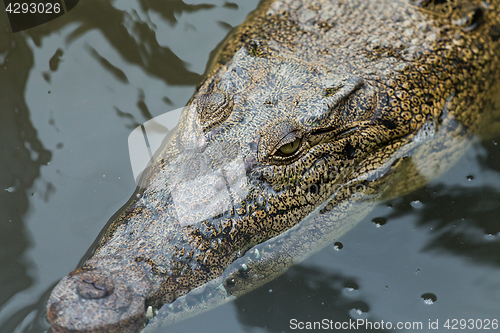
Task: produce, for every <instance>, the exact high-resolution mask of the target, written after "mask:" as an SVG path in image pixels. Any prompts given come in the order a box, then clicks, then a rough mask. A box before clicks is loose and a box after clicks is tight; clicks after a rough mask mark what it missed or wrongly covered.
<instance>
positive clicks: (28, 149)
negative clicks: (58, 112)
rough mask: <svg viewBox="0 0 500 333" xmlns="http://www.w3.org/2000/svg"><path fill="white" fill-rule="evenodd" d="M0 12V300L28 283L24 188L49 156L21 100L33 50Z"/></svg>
mask: <svg viewBox="0 0 500 333" xmlns="http://www.w3.org/2000/svg"><path fill="white" fill-rule="evenodd" d="M1 15H3V16H0V22H2V23H0V54H2V55H6V57H5V59H3V64H2V65H1V66H0V106H1V107H0V286H1V288H0V306H1V305H3V304H5V303H6V302H7V301H8V300H9V299H10V298H11V297H12V296H14V295H15V294H16V293H18V292H20V291H22V290H24V289H26V288H28V287H29V286H31V284H32V283H33V280H32V278H31V277H30V276H29V273H28V270H29V266H30V265H29V263H27V262H26V260H25V259H24V258H23V254H24V252H25V251H26V250H27V248H28V247H29V246H30V239H29V236H27V234H26V231H25V226H24V221H23V218H24V215H25V214H26V212H27V211H28V209H29V200H28V196H29V195H31V193H28V190H29V189H30V188H31V187H32V186H33V182H34V181H35V179H36V178H37V177H38V176H39V175H40V167H41V166H42V165H46V164H47V163H48V162H49V161H50V159H51V156H52V154H51V152H50V151H48V150H46V149H45V148H44V147H43V144H42V143H41V142H40V141H39V139H38V137H37V133H36V130H35V128H33V125H32V124H31V122H30V115H29V110H28V107H27V105H26V102H25V100H24V93H25V92H24V89H25V86H26V80H27V78H28V74H29V71H30V70H31V67H32V66H33V55H32V53H31V50H30V49H29V47H28V45H27V44H26V41H25V39H24V37H23V36H22V35H21V34H12V33H10V27H9V25H8V21H7V19H3V18H4V17H5V14H1ZM5 18H6V17H5ZM51 186H52V185H51V184H50V183H48V184H47V191H46V192H47V193H45V194H43V193H42V196H44V197H45V196H46V195H48V194H50V192H51V191H53V190H54V189H53V187H51ZM0 331H1V332H8V331H7V330H4V329H3V328H0Z"/></svg>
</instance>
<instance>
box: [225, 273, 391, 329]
mask: <svg viewBox="0 0 500 333" xmlns="http://www.w3.org/2000/svg"><path fill="white" fill-rule="evenodd" d="M347 287H351V288H352V287H354V288H355V289H356V288H357V286H356V282H355V281H353V279H350V278H347V277H345V276H341V275H338V274H328V273H325V272H324V271H321V270H317V269H313V268H308V267H304V266H300V265H299V266H294V267H292V268H291V269H289V270H288V271H287V272H286V273H285V274H283V275H281V276H280V277H279V278H277V279H275V280H273V281H271V282H269V283H268V284H266V285H265V286H264V287H262V288H259V289H257V290H255V291H253V292H251V293H249V294H247V295H244V296H242V297H240V298H239V299H237V300H236V301H235V304H236V307H237V309H238V320H239V322H240V323H241V324H243V325H245V326H248V327H249V328H254V327H261V328H264V329H265V330H266V331H267V332H294V331H297V329H295V330H293V329H291V328H290V320H291V319H297V321H302V322H306V321H309V322H315V321H316V322H321V321H322V320H323V319H325V318H326V319H328V320H332V321H333V323H335V322H340V323H342V322H349V320H351V321H356V319H357V318H356V319H353V318H352V317H350V315H349V312H350V311H352V309H360V310H362V311H363V312H364V313H365V312H368V311H369V306H368V304H366V303H365V302H363V300H362V299H360V298H356V297H353V298H347V297H345V296H343V295H342V290H343V289H345V288H347ZM270 291H272V292H270ZM318 292H320V293H321V296H319V295H317V293H318ZM319 299H321V300H322V302H321V303H318V300H319ZM284 304H286V307H284V306H283V305H284ZM360 318H364V319H367V320H369V321H371V322H376V321H380V320H377V319H376V318H370V317H368V318H366V317H360ZM314 331H319V330H314ZM360 331H362V332H386V330H381V329H379V330H376V329H367V330H366V329H364V328H363V329H360Z"/></svg>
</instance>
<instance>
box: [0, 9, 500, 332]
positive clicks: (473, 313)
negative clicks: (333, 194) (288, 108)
mask: <svg viewBox="0 0 500 333" xmlns="http://www.w3.org/2000/svg"><path fill="white" fill-rule="evenodd" d="M257 3H258V1H257V0H250V1H249V0H238V1H232V2H231V3H228V2H224V1H217V0H212V1H208V0H207V1H204V2H201V1H185V2H182V1H178V0H175V1H174V0H172V1H146V0H144V1H135V0H134V1H132V0H120V1H105V0H100V1H99V0H85V1H80V4H79V5H78V6H77V7H76V8H75V9H73V10H72V11H71V12H70V13H69V14H67V15H64V16H63V17H61V18H59V19H57V20H55V21H52V22H49V23H47V24H44V25H42V26H39V27H36V28H33V29H31V30H28V31H25V32H21V33H16V34H12V33H11V32H10V27H9V25H8V22H7V17H6V15H5V12H4V11H3V7H2V5H0V12H1V13H0V332H2V333H7V332H45V331H46V330H47V329H48V328H49V325H48V323H47V321H46V319H45V317H44V316H45V314H44V312H45V302H46V299H47V297H48V295H49V293H50V290H51V288H52V287H53V286H54V285H55V284H56V283H57V281H58V280H59V279H60V278H61V277H63V276H64V275H66V274H67V273H68V272H70V271H71V270H73V269H74V268H75V267H76V265H77V264H78V262H79V261H80V259H81V258H82V256H83V255H84V254H85V252H86V251H87V250H88V248H89V247H90V246H91V245H92V243H93V241H94V240H95V238H96V237H97V235H98V234H99V232H100V230H101V228H102V227H103V226H104V224H105V223H106V221H107V220H108V219H109V217H110V216H111V215H113V213H114V212H115V211H117V210H118V209H119V208H120V207H121V206H122V205H123V204H124V203H125V202H126V201H127V199H128V198H129V196H130V195H131V193H132V192H133V190H134V188H135V183H134V179H133V175H132V170H131V167H130V161H129V156H128V147H127V137H128V135H129V134H130V132H131V130H132V129H133V128H134V127H135V126H137V125H138V124H140V123H143V122H144V121H146V120H148V119H150V118H151V117H155V116H158V115H161V114H163V113H165V112H167V111H169V110H173V109H175V108H178V107H181V106H183V105H184V104H185V103H186V102H187V100H188V99H189V97H190V96H191V94H192V93H193V91H194V87H195V85H196V84H197V83H198V82H199V81H200V79H201V77H202V74H203V73H204V71H205V67H206V64H207V62H208V60H209V58H210V55H211V52H212V50H214V49H215V48H216V47H217V45H218V44H219V43H220V42H221V40H222V39H223V38H224V36H225V35H226V34H227V33H228V31H229V30H230V29H231V27H234V26H236V25H238V24H239V23H241V22H242V21H243V19H244V18H245V17H246V15H247V14H248V13H249V12H250V11H251V10H253V9H254V8H255V7H256V6H257ZM499 142H500V140H499ZM499 171H500V146H499V145H497V144H496V142H495V140H492V139H491V138H490V139H487V140H486V139H483V140H481V139H480V138H477V139H476V141H475V143H474V144H473V146H472V147H471V149H470V150H469V151H468V152H467V153H466V155H465V156H464V157H463V158H462V159H461V160H460V161H459V163H458V164H457V165H456V166H455V167H453V168H452V169H451V170H450V171H449V172H448V173H446V174H445V175H443V176H442V177H441V178H439V179H438V180H436V181H434V182H432V183H431V184H429V185H428V186H426V187H425V188H423V189H421V190H419V191H417V192H415V193H412V194H411V195H408V196H406V197H403V198H397V199H393V200H391V201H389V202H386V203H383V204H381V205H379V207H378V208H376V209H375V210H374V211H373V212H372V213H371V214H370V216H369V217H368V218H366V219H365V220H364V221H363V222H361V223H360V224H359V225H358V226H357V227H356V228H355V229H354V230H352V231H351V232H349V233H348V234H347V235H346V236H345V237H343V238H342V239H341V242H342V245H341V246H338V245H339V244H337V246H334V245H333V244H332V246H330V247H329V248H326V249H325V250H323V251H322V252H320V253H318V254H316V255H314V256H313V257H311V258H309V259H308V260H306V261H305V262H304V263H302V264H301V265H299V266H296V267H294V268H292V269H291V270H289V271H288V272H287V273H286V274H285V275H283V276H282V277H280V278H279V279H277V280H275V281H273V282H271V283H270V284H268V285H266V286H265V287H264V288H261V289H259V290H256V291H255V292H253V293H251V294H248V295H246V296H244V297H242V298H241V299H239V300H237V301H236V302H233V303H229V304H226V305H224V306H222V307H220V308H217V309H215V310H213V311H210V312H207V313H205V314H202V315H200V316H198V317H195V318H192V319H190V320H186V321H184V322H181V323H178V324H175V325H173V326H170V327H168V328H165V329H163V330H161V332H207V333H209V332H218V331H222V330H223V331H230V332H283V331H292V330H291V328H290V320H291V319H297V321H302V322H305V321H319V320H322V319H324V318H326V319H328V320H332V321H333V322H345V321H349V319H351V320H356V319H359V318H362V319H368V320H370V321H372V322H381V321H382V320H383V321H384V322H388V321H389V322H392V323H394V325H396V323H397V322H411V323H412V322H421V323H422V324H423V328H424V329H423V330H421V331H427V330H428V329H427V328H428V323H429V320H430V321H432V322H435V321H436V320H439V325H440V328H441V329H440V330H439V331H445V329H444V328H443V324H444V323H445V322H446V319H453V318H456V319H490V320H492V319H497V320H500V269H499V265H500V251H499V250H500V233H499V232H500V223H499V216H500V202H499V199H500V173H499ZM373 221H375V222H373ZM340 247H341V249H339V248H340ZM426 294H430V295H426ZM422 295H426V296H425V297H422ZM424 299H433V300H435V301H434V302H429V301H425V300H424ZM428 303H432V304H428ZM450 324H451V322H450ZM457 327H460V325H458V326H457ZM378 331H384V330H378ZM393 331H395V330H393ZM400 331H404V330H400ZM409 331H412V330H409ZM470 331H474V330H470Z"/></svg>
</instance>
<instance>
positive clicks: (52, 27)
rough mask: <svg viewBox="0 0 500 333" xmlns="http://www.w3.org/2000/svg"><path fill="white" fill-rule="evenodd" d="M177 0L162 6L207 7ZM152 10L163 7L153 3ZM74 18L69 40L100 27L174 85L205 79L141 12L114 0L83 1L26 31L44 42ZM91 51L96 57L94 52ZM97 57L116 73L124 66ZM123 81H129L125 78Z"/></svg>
mask: <svg viewBox="0 0 500 333" xmlns="http://www.w3.org/2000/svg"><path fill="white" fill-rule="evenodd" d="M177 3H178V1H173V2H168V3H167V4H166V3H164V2H160V3H159V4H158V6H159V8H162V9H164V10H167V9H166V8H167V7H168V8H169V10H170V11H172V12H182V11H195V10H201V9H204V7H200V8H197V7H196V6H195V7H196V8H191V7H190V6H188V8H184V7H185V6H181V7H180V8H177V7H175V5H176V4H177ZM179 3H182V1H179ZM160 5H161V6H160ZM171 6H173V7H171ZM163 7H166V8H163ZM151 10H159V9H158V8H156V7H155V6H153V7H151ZM160 14H162V13H161V12H160ZM74 22H77V23H79V26H78V27H77V28H76V29H75V30H74V31H72V32H71V33H70V34H69V35H68V36H67V37H66V42H67V43H71V42H73V41H74V40H76V39H78V38H79V37H80V36H82V35H83V34H85V33H87V32H89V31H91V30H99V31H100V32H101V33H102V34H103V36H105V37H106V39H107V41H108V43H109V45H111V46H113V48H114V49H115V50H116V51H117V52H118V53H120V55H121V56H122V57H123V58H124V59H126V60H127V61H128V62H130V63H131V64H135V65H138V66H140V67H141V68H142V69H143V70H144V72H145V73H148V74H149V75H151V76H154V77H158V78H160V79H161V80H163V81H164V82H166V83H168V84H174V85H196V84H197V83H199V81H200V80H201V75H199V74H197V73H194V72H191V71H189V70H187V69H186V66H185V63H184V62H183V61H182V60H181V59H180V58H179V57H177V56H176V55H175V54H174V53H173V52H172V50H170V48H168V47H166V46H161V45H159V44H158V41H157V40H156V33H155V31H154V30H153V29H152V27H150V26H149V25H148V23H147V22H142V21H141V20H140V19H139V18H138V17H137V15H135V16H134V17H133V16H131V15H130V14H128V13H127V12H124V11H122V10H119V9H116V8H115V7H113V5H112V2H110V1H98V0H86V1H80V2H79V3H78V6H76V7H75V9H73V10H72V11H71V12H69V13H68V14H66V15H64V16H62V17H59V18H58V19H56V20H54V21H50V22H48V23H46V24H43V25H41V26H39V27H37V28H36V29H30V30H27V31H26V33H27V34H28V35H29V36H30V37H31V38H32V39H33V41H34V42H35V44H37V45H40V44H41V39H42V37H43V36H46V35H49V34H51V33H53V32H54V31H57V30H59V29H61V28H63V27H64V26H66V25H67V24H70V23H74ZM127 27H128V28H127ZM9 30H10V29H9ZM90 46H91V47H92V45H90ZM89 52H90V53H91V54H92V55H93V56H94V57H95V54H94V52H92V51H89ZM97 60H98V61H99V63H100V64H101V65H102V64H103V63H106V65H105V66H103V68H104V69H105V70H108V71H109V70H110V69H112V70H111V74H113V75H115V76H116V73H117V70H120V69H119V68H118V67H116V66H115V65H114V64H112V63H111V62H109V61H108V60H107V59H105V58H102V57H100V58H98V59H97ZM120 82H124V83H126V81H124V80H123V78H121V80H120Z"/></svg>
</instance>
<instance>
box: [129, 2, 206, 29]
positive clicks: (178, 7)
mask: <svg viewBox="0 0 500 333" xmlns="http://www.w3.org/2000/svg"><path fill="white" fill-rule="evenodd" d="M139 3H140V5H141V8H142V9H143V10H144V11H148V10H153V11H155V12H157V13H158V14H160V15H161V17H163V18H164V19H165V20H167V21H168V22H169V23H170V24H171V25H172V26H173V25H175V24H176V23H177V19H176V18H175V16H176V15H177V16H178V15H180V14H182V13H183V12H187V13H191V12H197V11H199V10H206V9H211V8H214V7H215V5H212V4H204V3H202V4H199V5H189V4H186V3H185V2H184V1H182V0H170V1H169V2H168V6H165V1H162V0H139Z"/></svg>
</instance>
